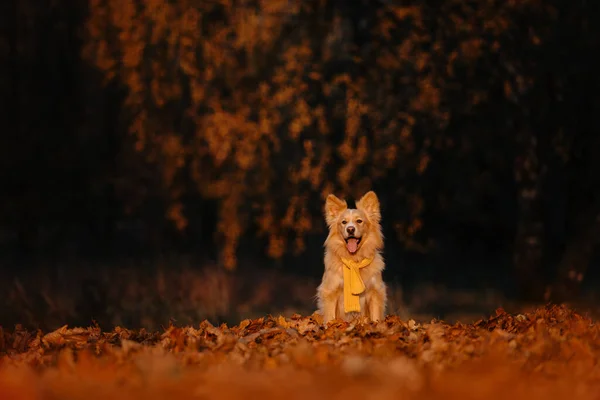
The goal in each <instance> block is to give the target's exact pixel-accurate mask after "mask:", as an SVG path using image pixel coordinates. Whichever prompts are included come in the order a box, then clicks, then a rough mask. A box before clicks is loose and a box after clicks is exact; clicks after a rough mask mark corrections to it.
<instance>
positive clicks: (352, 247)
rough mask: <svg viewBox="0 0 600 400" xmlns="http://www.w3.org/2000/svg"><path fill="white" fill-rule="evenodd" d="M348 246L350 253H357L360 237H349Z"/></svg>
mask: <svg viewBox="0 0 600 400" xmlns="http://www.w3.org/2000/svg"><path fill="white" fill-rule="evenodd" d="M346 248H347V249H348V251H349V252H350V253H356V250H357V249H358V239H356V238H350V239H348V241H347V242H346Z"/></svg>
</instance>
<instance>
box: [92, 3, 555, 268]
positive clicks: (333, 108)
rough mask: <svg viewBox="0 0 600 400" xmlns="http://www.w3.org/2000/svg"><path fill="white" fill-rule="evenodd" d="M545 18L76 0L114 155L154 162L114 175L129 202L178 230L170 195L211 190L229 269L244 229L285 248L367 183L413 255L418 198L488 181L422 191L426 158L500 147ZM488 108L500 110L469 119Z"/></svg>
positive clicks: (178, 199) (546, 31)
mask: <svg viewBox="0 0 600 400" xmlns="http://www.w3.org/2000/svg"><path fill="white" fill-rule="evenodd" d="M555 18H556V9H555V8H554V7H553V6H552V5H548V6H542V5H540V4H539V2H537V1H508V2H507V1H487V2H485V6H482V7H479V6H475V4H474V3H473V4H471V3H468V2H463V1H445V2H442V3H441V6H440V7H439V9H438V8H431V7H428V6H426V5H425V2H419V1H413V2H408V3H406V2H405V3H404V4H403V5H393V4H388V5H383V2H381V3H378V2H376V3H374V4H373V5H370V6H361V5H360V4H359V3H356V4H353V5H352V7H350V6H348V7H346V6H343V5H342V4H341V3H339V2H334V1H306V2H304V1H302V2H300V1H288V0H260V1H250V0H240V1H233V0H218V1H210V2H205V1H193V0H189V1H188V0H181V1H176V2H169V1H163V0H127V1H120V0H91V1H90V11H89V18H88V20H87V23H86V32H87V39H86V42H85V43H86V44H85V47H84V51H83V54H84V58H85V60H87V61H89V62H90V63H91V64H92V65H94V66H95V67H96V68H98V69H99V70H101V71H102V72H103V75H104V77H105V79H106V81H107V82H118V84H119V85H120V86H122V87H123V88H124V89H125V92H126V96H125V99H124V103H123V107H124V108H123V114H122V120H123V122H124V123H125V124H126V126H127V129H128V132H129V134H130V135H131V136H130V137H131V139H132V146H133V148H134V149H135V152H133V153H132V154H131V155H130V157H132V159H131V160H129V161H128V162H129V163H135V164H137V165H138V166H139V168H140V170H147V171H148V172H147V173H148V174H156V175H159V176H160V179H159V180H158V181H156V182H155V185H154V186H153V187H149V188H148V187H145V188H141V187H140V188H138V189H139V190H136V185H137V184H139V183H137V184H136V183H135V181H131V182H128V184H129V185H130V186H129V187H128V188H127V189H124V190H125V192H124V193H126V195H127V196H129V197H128V200H127V202H128V203H129V207H130V208H131V210H132V212H133V210H136V207H141V205H142V204H143V203H144V201H146V199H145V196H150V195H156V196H160V197H161V198H163V199H164V201H165V204H167V205H168V206H167V209H166V212H165V213H166V214H165V216H166V217H167V218H168V219H169V220H170V221H172V222H173V224H174V225H175V226H176V227H177V228H178V229H180V230H184V229H185V228H186V225H187V224H188V222H189V219H188V217H187V214H188V211H189V210H186V207H185V201H184V198H185V196H186V195H189V194H190V193H195V194H199V195H200V196H201V197H203V198H208V199H216V200H218V204H219V206H218V225H217V230H218V236H217V238H216V240H217V243H218V244H219V248H220V249H221V250H222V252H221V255H222V256H223V257H222V261H223V263H224V264H225V265H226V266H228V267H230V268H231V267H233V266H234V265H235V264H236V250H237V248H238V245H239V241H240V238H241V237H242V236H243V235H244V234H245V233H247V232H249V231H250V232H252V233H253V234H254V233H257V234H258V236H259V237H261V238H263V239H265V241H266V252H267V253H268V254H269V255H270V256H271V257H274V258H280V257H281V256H282V255H283V254H285V253H286V252H288V251H289V252H292V253H294V254H298V253H301V252H302V251H303V250H304V246H305V238H306V235H307V234H309V233H314V232H318V231H319V230H320V229H322V224H321V219H322V217H321V212H320V207H321V203H322V200H323V199H324V197H325V196H326V195H327V194H328V193H330V192H336V193H342V194H345V195H348V196H356V195H358V194H359V193H363V192H364V191H365V190H367V189H371V188H377V187H378V185H379V186H382V187H383V186H385V188H386V190H388V193H386V194H385V195H384V198H386V203H387V204H394V207H393V209H392V208H391V207H390V209H389V210H388V214H387V215H386V217H387V218H389V221H390V222H389V224H390V226H391V227H392V228H393V229H394V231H395V233H396V237H395V238H394V239H395V240H399V241H400V242H401V243H403V244H404V245H405V246H406V247H407V248H410V249H414V250H418V251H427V249H428V247H429V246H430V245H431V244H432V243H431V238H430V237H427V236H426V235H425V236H423V235H420V233H422V231H423V227H424V220H423V216H424V213H425V211H426V209H427V207H431V208H433V209H436V210H437V209H438V208H440V207H441V209H444V207H446V206H447V205H448V204H449V201H450V199H451V198H452V196H455V195H456V192H455V191H465V190H474V191H475V192H476V191H479V190H483V191H486V192H487V191H489V190H493V189H491V188H490V187H487V186H486V185H485V184H484V186H480V185H479V184H480V183H481V182H474V181H472V182H469V181H463V182H461V183H460V185H462V186H463V187H462V188H458V187H453V188H451V189H450V188H448V187H444V185H443V184H442V185H439V186H438V187H437V190H438V195H437V196H435V197H436V198H431V199H429V200H428V199H427V198H428V196H429V194H428V193H427V192H428V191H429V190H430V189H429V188H428V185H429V184H428V183H424V182H425V180H422V179H424V176H426V174H427V172H428V168H429V166H430V163H431V162H432V160H433V161H435V162H437V163H441V164H438V168H442V169H443V168H444V167H443V165H451V164H452V163H454V164H456V165H460V164H462V163H463V161H464V160H465V158H464V157H470V155H472V156H473V157H477V156H476V153H475V152H474V151H475V149H474V147H473V146H475V147H477V146H478V144H477V143H478V142H479V141H480V140H485V141H486V143H487V145H489V146H488V147H487V148H486V151H487V152H489V153H488V154H486V155H484V157H487V158H489V159H498V160H500V159H505V158H506V156H508V157H510V154H511V153H510V151H509V152H507V151H504V150H509V149H511V148H513V147H514V146H513V144H512V142H511V140H510V139H508V137H509V136H505V135H506V132H507V130H512V129H513V126H514V124H520V121H521V119H522V118H524V116H525V113H523V112H521V111H519V110H518V107H521V104H522V103H523V102H525V103H527V102H529V100H528V99H529V98H528V96H529V95H530V94H531V93H532V92H533V91H535V90H537V89H536V88H537V86H536V85H537V82H536V81H535V75H536V74H537V69H536V68H537V64H535V62H534V59H535V58H536V57H538V56H539V54H538V52H540V51H542V50H539V49H543V46H544V44H545V43H546V40H550V39H551V38H552V31H551V29H550V28H548V24H550V23H551V22H552V21H554V20H555ZM522 19H526V20H528V21H530V22H529V23H530V26H529V29H528V30H525V29H524V28H523V29H522V27H521V24H520V22H519V21H520V20H522ZM483 71H488V72H485V73H484V72H483ZM498 113H500V114H502V115H508V114H511V115H512V117H511V119H509V120H507V121H504V122H502V123H501V124H500V125H497V126H491V125H486V128H485V129H486V131H485V132H480V131H478V129H476V128H475V125H474V124H477V122H476V121H482V120H485V119H486V118H494V117H493V115H494V114H498ZM467 121H471V122H467ZM449 129H450V130H451V131H452V132H453V133H452V134H449V132H450V131H449ZM455 129H457V130H456V131H454V130H455ZM503 135H504V137H506V138H507V139H506V140H503V139H502V137H503ZM482 136H484V137H485V139H482V138H481V137H482ZM487 145H486V146H487ZM498 145H499V146H498ZM472 151H473V153H472ZM454 152H456V156H457V158H454V156H450V158H447V156H442V154H446V153H447V154H451V153H454ZM469 154H470V155H469ZM505 161H507V162H508V164H506V163H505V162H504V161H500V164H497V163H496V165H497V166H499V167H500V168H502V167H505V166H506V165H510V164H511V162H512V161H511V160H506V159H505ZM493 168H496V167H493ZM439 173H440V172H437V173H434V174H439ZM442 174H443V173H442ZM459 175H460V174H455V173H452V177H450V176H449V175H447V176H444V175H442V176H437V177H430V178H432V181H436V180H440V181H444V180H446V182H452V181H454V180H456V179H457V178H458V176H459ZM456 183H458V182H456ZM391 187H396V189H395V190H391V189H390V188H391ZM143 193H146V195H144V194H143ZM465 207H466V208H468V206H467V205H466V204H465ZM447 211H450V210H449V209H447Z"/></svg>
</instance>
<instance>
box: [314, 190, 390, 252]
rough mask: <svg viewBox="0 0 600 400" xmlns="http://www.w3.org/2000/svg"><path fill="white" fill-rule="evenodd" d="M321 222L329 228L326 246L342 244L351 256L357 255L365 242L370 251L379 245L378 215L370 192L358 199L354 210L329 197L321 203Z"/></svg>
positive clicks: (334, 197)
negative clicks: (323, 218) (334, 240)
mask: <svg viewBox="0 0 600 400" xmlns="http://www.w3.org/2000/svg"><path fill="white" fill-rule="evenodd" d="M325 220H326V221H327V225H328V226H329V237H328V242H330V243H331V242H332V240H333V239H334V238H337V239H338V240H337V242H336V244H338V245H339V243H340V242H342V243H344V244H345V248H346V251H347V252H348V253H349V254H351V255H354V254H356V253H358V252H359V251H360V250H361V249H362V248H363V247H364V246H365V244H366V243H367V242H369V243H370V246H368V247H369V248H370V249H375V248H379V247H380V245H381V239H382V238H381V228H380V225H379V222H380V220H381V212H380V210H379V199H378V198H377V195H376V194H375V192H373V191H370V192H368V193H366V194H365V195H364V196H363V197H361V199H360V200H358V201H357V202H356V208H348V205H347V204H346V201H345V200H341V199H339V198H337V197H336V196H334V195H333V194H330V195H329V196H327V200H326V201H325Z"/></svg>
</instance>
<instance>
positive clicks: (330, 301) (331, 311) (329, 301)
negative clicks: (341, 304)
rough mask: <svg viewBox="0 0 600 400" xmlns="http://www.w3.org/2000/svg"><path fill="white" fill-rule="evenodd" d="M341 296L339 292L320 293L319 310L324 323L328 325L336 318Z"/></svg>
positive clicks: (321, 291)
mask: <svg viewBox="0 0 600 400" xmlns="http://www.w3.org/2000/svg"><path fill="white" fill-rule="evenodd" d="M339 297H340V294H339V293H338V290H331V291H323V290H320V291H319V310H320V311H321V315H323V323H324V324H327V323H328V322H330V321H333V320H334V319H335V318H336V315H335V312H336V310H337V306H338V304H337V303H338V299H339Z"/></svg>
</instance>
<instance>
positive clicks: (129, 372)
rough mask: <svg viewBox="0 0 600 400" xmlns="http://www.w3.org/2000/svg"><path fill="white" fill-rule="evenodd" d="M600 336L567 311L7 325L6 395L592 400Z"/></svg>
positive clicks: (3, 347) (2, 341) (2, 368)
mask: <svg viewBox="0 0 600 400" xmlns="http://www.w3.org/2000/svg"><path fill="white" fill-rule="evenodd" d="M598 335H599V331H598V325H597V324H596V323H595V322H594V321H592V320H590V319H588V318H586V317H583V316H581V315H579V314H577V313H575V312H573V311H571V310H569V309H567V308H564V307H546V308H541V309H538V310H537V311H535V312H531V313H526V314H517V315H511V314H507V313H506V312H504V311H503V310H502V309H499V310H497V311H496V313H495V315H493V316H491V317H490V318H487V319H485V320H480V321H477V322H475V323H473V324H468V325H465V324H456V325H448V324H446V323H443V322H439V321H431V322H430V323H423V324H421V323H417V322H415V321H414V320H406V321H403V320H400V319H399V318H398V317H394V316H389V317H387V318H386V319H385V321H382V322H379V323H368V322H366V321H355V322H353V323H345V322H338V321H334V322H332V323H331V324H329V325H328V326H323V325H321V323H320V317H319V316H318V315H313V316H309V317H301V316H299V315H294V316H292V317H291V318H290V319H286V318H283V317H270V316H269V317H266V318H259V319H255V320H244V321H242V322H240V323H239V324H238V325H236V326H232V327H228V326H226V325H222V326H219V327H216V326H213V325H211V324H210V323H209V322H207V321H204V322H202V323H200V325H199V326H196V327H191V326H188V327H177V326H168V327H165V328H164V330H163V331H162V332H147V331H145V330H140V331H134V330H129V329H125V328H120V327H118V328H116V329H115V330H113V331H112V332H103V331H101V330H100V328H98V327H90V328H68V327H67V326H64V327H62V328H60V329H57V330H56V331H53V332H49V333H43V332H41V331H37V332H36V331H25V330H23V329H21V328H19V327H18V326H17V327H16V329H15V330H14V331H12V332H8V331H5V330H0V353H1V354H2V356H1V358H0V398H11V399H42V398H88V399H96V398H97V399H105V398H107V397H110V398H114V399H121V398H123V399H129V398H146V399H155V398H156V399H159V398H167V397H177V398H179V397H183V398H197V397H200V398H203V397H211V398H212V397H215V396H216V397H218V398H224V399H229V398H240V397H246V396H249V395H250V396H252V397H259V398H265V399H271V398H273V399H276V398H283V397H285V398H290V399H296V398H298V399H306V398H311V397H316V398H321V397H325V398H335V399H337V398H339V399H345V398H370V397H373V396H375V397H377V398H381V399H388V398H389V399H392V398H398V397H399V396H406V397H408V398H415V399H417V398H418V399H427V398H440V397H443V398H445V399H455V398H456V399H470V398H473V399H475V398H488V399H506V398H514V399H526V398H530V397H533V398H546V399H559V398H565V397H567V396H571V397H573V396H575V397H576V398H578V399H592V398H596V396H597V394H598V391H599V390H600V383H599V380H598V379H599V370H598V365H597V360H598V357H599V356H600V353H599V349H600V347H599V342H598ZM528 396H530V397H528Z"/></svg>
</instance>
